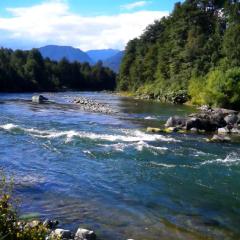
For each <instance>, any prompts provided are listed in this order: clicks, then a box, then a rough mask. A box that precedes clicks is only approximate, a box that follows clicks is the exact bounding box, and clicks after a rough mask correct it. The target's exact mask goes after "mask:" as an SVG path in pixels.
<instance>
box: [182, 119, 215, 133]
mask: <svg viewBox="0 0 240 240" xmlns="http://www.w3.org/2000/svg"><path fill="white" fill-rule="evenodd" d="M192 128H196V129H198V130H204V131H206V132H214V131H216V130H217V124H216V123H214V122H212V121H210V120H207V119H201V118H190V119H188V120H187V122H186V129H187V130H191V129H192Z"/></svg>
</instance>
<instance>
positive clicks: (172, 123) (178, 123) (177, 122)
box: [165, 116, 187, 128]
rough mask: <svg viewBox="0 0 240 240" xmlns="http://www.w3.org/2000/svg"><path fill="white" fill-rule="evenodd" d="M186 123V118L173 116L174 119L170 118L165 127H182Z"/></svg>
mask: <svg viewBox="0 0 240 240" xmlns="http://www.w3.org/2000/svg"><path fill="white" fill-rule="evenodd" d="M186 121H187V118H185V117H178V116H174V117H170V118H169V119H168V120H167V122H166V124H165V127H166V128H169V127H184V126H185V125H186Z"/></svg>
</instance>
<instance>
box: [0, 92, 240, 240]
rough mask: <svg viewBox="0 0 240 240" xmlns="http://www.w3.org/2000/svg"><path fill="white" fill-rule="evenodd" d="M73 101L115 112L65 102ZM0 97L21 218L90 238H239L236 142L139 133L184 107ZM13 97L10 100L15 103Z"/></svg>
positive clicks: (4, 143) (1, 150)
mask: <svg viewBox="0 0 240 240" xmlns="http://www.w3.org/2000/svg"><path fill="white" fill-rule="evenodd" d="M78 95H83V96H84V97H89V98H93V99H95V100H97V101H100V102H101V103H106V104H108V105H110V106H111V107H112V108H113V109H114V110H115V111H118V112H119V113H118V114H113V115H104V114H99V113H98V114H97V113H89V112H84V111H82V110H81V109H80V108H79V107H78V106H74V105H72V104H69V102H70V101H71V99H72V98H73V97H76V96H78ZM46 96H47V97H48V98H49V99H51V100H53V101H54V102H55V103H54V102H53V103H49V104H44V105H37V104H32V103H31V101H30V99H31V94H2V95H0V102H4V103H3V104H1V105H0V109H1V111H0V164H1V167H3V168H4V169H5V171H6V172H8V173H9V174H13V175H14V176H15V181H16V194H17V195H18V196H20V197H21V199H22V202H23V204H22V206H21V211H22V213H23V214H26V213H35V214H36V213H38V215H39V216H40V217H41V218H46V217H48V218H56V219H59V220H60V222H61V224H62V227H69V228H71V229H76V228H77V227H78V226H79V225H80V224H81V226H83V227H87V228H92V229H94V230H96V232H97V234H98V235H99V236H100V239H116V240H118V239H119V240H120V239H127V238H134V239H136V240H137V239H140V240H146V239H149V240H158V239H160V238H161V239H239V237H240V231H239V226H238V225H239V222H240V217H239V216H240V214H239V213H240V212H239V209H240V190H239V189H240V183H239V181H238V180H239V176H240V150H239V144H236V143H235V144H223V145H218V144H208V143H206V142H205V140H204V138H205V136H204V135H195V134H190V135H185V134H182V135H180V134H176V133H173V134H149V133H146V132H145V129H146V127H148V126H156V127H159V125H161V124H163V123H164V121H165V120H166V119H167V118H168V117H169V116H171V115H175V114H178V115H184V114H188V113H190V112H192V111H194V110H193V109H192V108H189V107H186V106H185V107H184V106H172V105H166V104H159V103H150V102H146V101H139V100H132V99H129V98H121V97H118V96H114V95H110V94H106V93H81V94H80V93H76V92H75V93H72V92H69V93H57V94H46ZM19 99H20V100H19Z"/></svg>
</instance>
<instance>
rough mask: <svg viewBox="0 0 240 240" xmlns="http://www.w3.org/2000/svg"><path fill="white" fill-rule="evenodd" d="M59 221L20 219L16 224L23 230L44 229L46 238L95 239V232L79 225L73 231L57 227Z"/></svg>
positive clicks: (66, 239) (48, 239)
mask: <svg viewBox="0 0 240 240" xmlns="http://www.w3.org/2000/svg"><path fill="white" fill-rule="evenodd" d="M58 224H59V222H58V221H52V220H49V219H46V220H45V221H39V220H33V221H30V222H24V221H20V222H18V225H19V226H20V227H21V228H22V229H23V230H24V229H25V230H29V229H31V230H33V231H34V230H36V229H40V228H41V229H43V228H44V229H46V231H47V236H46V238H45V239H46V240H55V239H58V240H61V239H63V240H96V239H97V236H96V234H95V233H94V232H93V231H91V230H88V229H85V228H81V227H79V228H78V229H77V231H76V232H75V233H74V232H72V231H70V230H67V229H62V228H57V226H58Z"/></svg>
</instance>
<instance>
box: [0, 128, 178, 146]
mask: <svg viewBox="0 0 240 240" xmlns="http://www.w3.org/2000/svg"><path fill="white" fill-rule="evenodd" d="M0 128H1V129H4V130H6V131H12V130H16V129H19V130H22V131H24V132H26V133H29V134H30V135H32V136H34V137H38V138H46V139H53V138H59V137H66V142H70V141H72V140H73V138H74V137H79V138H88V139H92V140H104V141H110V142H116V141H121V142H139V141H147V142H148V141H162V142H180V141H178V140H176V139H174V138H171V137H166V136H163V135H158V134H147V133H144V132H141V131H139V130H122V133H123V135H113V134H96V133H92V132H85V131H75V130H69V131H56V130H38V129H34V128H24V127H20V126H18V125H14V124H5V125H0Z"/></svg>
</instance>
